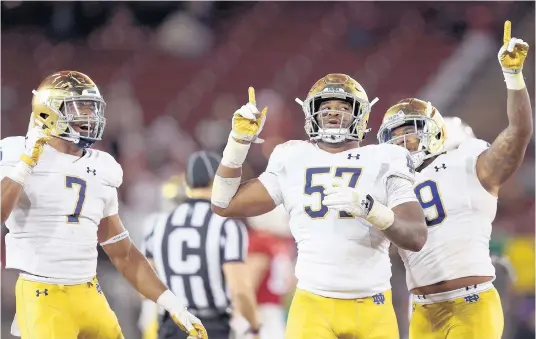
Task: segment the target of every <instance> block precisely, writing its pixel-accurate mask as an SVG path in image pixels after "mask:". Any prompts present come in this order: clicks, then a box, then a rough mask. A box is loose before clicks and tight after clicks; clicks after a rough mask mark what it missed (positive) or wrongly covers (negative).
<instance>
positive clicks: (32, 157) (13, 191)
mask: <svg viewBox="0 0 536 339" xmlns="http://www.w3.org/2000/svg"><path fill="white" fill-rule="evenodd" d="M50 138H51V137H50V133H49V131H45V130H43V129H42V128H41V127H34V128H32V129H31V130H30V131H28V134H27V135H26V140H25V142H24V143H25V145H24V148H25V149H24V152H23V153H22V154H21V156H20V161H19V162H18V163H16V164H15V166H13V167H12V168H8V166H5V168H4V164H3V163H2V164H1V165H2V172H4V171H6V172H7V173H6V174H5V178H3V179H2V183H1V189H2V195H1V197H2V203H1V208H2V210H1V221H2V224H4V223H5V222H6V220H7V218H9V215H10V214H11V211H13V208H15V205H16V204H17V202H18V201H19V198H20V195H21V192H22V188H23V187H24V184H25V182H26V178H28V176H29V175H30V174H31V173H32V172H33V169H34V167H35V166H36V165H37V162H38V161H39V157H40V156H41V153H43V148H44V146H45V144H46V143H47V142H48V141H49V140H50ZM8 147H9V146H8ZM2 148H3V145H2ZM2 151H6V152H9V150H2Z"/></svg>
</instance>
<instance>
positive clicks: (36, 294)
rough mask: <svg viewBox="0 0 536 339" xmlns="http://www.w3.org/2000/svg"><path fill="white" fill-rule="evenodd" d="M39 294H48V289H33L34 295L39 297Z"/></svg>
mask: <svg viewBox="0 0 536 339" xmlns="http://www.w3.org/2000/svg"><path fill="white" fill-rule="evenodd" d="M41 294H44V295H45V296H47V295H48V289H46V288H45V289H44V290H43V291H39V290H35V296H36V297H39V296H40V295H41Z"/></svg>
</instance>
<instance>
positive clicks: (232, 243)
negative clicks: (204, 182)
mask: <svg viewBox="0 0 536 339" xmlns="http://www.w3.org/2000/svg"><path fill="white" fill-rule="evenodd" d="M143 247H144V252H145V255H146V256H147V258H148V259H152V260H153V262H154V264H155V268H156V271H157V273H158V275H159V276H160V278H161V279H162V280H163V281H164V282H165V283H166V284H167V286H168V287H169V289H170V290H171V291H172V292H173V293H175V294H176V295H177V296H179V297H181V298H182V299H183V300H184V301H185V303H186V306H187V307H188V308H189V309H190V310H198V311H212V310H214V311H217V312H224V311H225V310H226V309H227V308H228V307H229V306H230V300H229V296H228V294H227V287H226V284H225V279H224V275H223V270H222V267H223V264H225V263H228V262H243V261H244V259H245V258H246V253H247V247H248V236H247V230H246V227H245V226H244V224H243V223H242V222H240V221H237V220H233V219H229V218H224V217H220V216H218V215H216V214H214V213H212V211H211V210H210V201H208V200H197V199H188V200H187V201H186V202H184V203H182V204H181V205H179V206H178V207H177V208H176V209H175V210H174V211H173V212H171V214H160V215H157V216H156V217H155V220H154V223H153V227H152V231H151V232H150V233H149V234H148V236H147V237H146V238H145V241H144V246H143Z"/></svg>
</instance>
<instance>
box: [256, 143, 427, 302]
mask: <svg viewBox="0 0 536 339" xmlns="http://www.w3.org/2000/svg"><path fill="white" fill-rule="evenodd" d="M397 177H398V178H399V180H406V181H408V185H406V186H407V189H406V190H405V192H402V191H401V190H396V189H394V188H392V189H390V188H389V187H390V184H389V182H390V180H391V178H393V179H395V178H397ZM388 178H390V179H389V180H388ZM400 178H403V179H400ZM259 180H260V181H261V182H262V183H263V185H264V186H265V187H266V189H267V190H268V192H269V194H270V195H271V196H272V198H273V199H274V202H275V203H276V205H279V204H281V203H283V204H284V206H285V209H286V210H287V211H288V212H289V215H290V229H291V232H292V235H293V236H294V238H295V240H296V243H297V247H298V260H297V263H296V277H297V278H298V288H300V289H303V290H306V291H309V292H311V293H315V294H318V295H321V296H325V297H331V298H342V299H353V298H362V297H367V296H371V295H374V294H377V293H380V292H385V291H386V290H389V288H390V278H391V261H390V259H389V254H388V249H389V244H390V242H389V240H387V239H386V238H385V237H384V235H383V234H382V232H380V231H378V230H377V229H376V228H374V227H373V226H372V225H371V224H369V223H368V222H367V221H365V220H364V219H360V218H354V217H352V216H349V215H347V214H346V213H344V212H337V211H335V210H329V209H328V208H327V207H326V206H324V205H322V199H323V197H324V193H323V191H324V189H325V188H327V187H330V186H332V184H333V183H335V182H337V184H340V181H341V180H342V182H343V185H348V186H350V187H358V188H360V189H362V190H364V191H366V192H369V193H370V194H371V195H373V196H374V197H375V198H376V199H377V200H378V201H379V202H381V203H382V204H385V205H387V206H388V207H390V208H392V207H394V206H396V205H399V204H401V203H404V202H408V201H417V199H416V197H415V193H414V192H413V190H412V183H413V182H414V170H413V163H412V162H411V158H410V156H409V153H408V152H407V151H406V150H405V149H404V148H402V147H399V146H395V145H387V144H384V145H369V146H364V147H360V148H355V149H352V150H348V151H344V152H340V153H337V154H331V153H328V152H326V151H323V150H322V149H320V148H319V147H318V146H317V145H316V144H314V143H310V142H308V141H289V142H286V143H284V144H282V145H279V146H277V147H276V148H275V149H274V151H273V153H272V155H271V157H270V161H269V163H268V167H267V169H266V171H265V172H264V173H263V174H262V175H261V176H260V177H259ZM391 186H393V185H391Z"/></svg>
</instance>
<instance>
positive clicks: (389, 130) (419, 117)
mask: <svg viewBox="0 0 536 339" xmlns="http://www.w3.org/2000/svg"><path fill="white" fill-rule="evenodd" d="M402 126H412V127H414V129H413V130H410V131H407V132H406V133H404V134H401V135H394V134H393V131H394V130H395V129H397V128H399V127H402ZM410 135H415V136H417V138H418V139H419V145H418V147H417V149H416V150H411V149H408V150H409V151H410V152H411V158H412V159H413V163H414V165H415V168H417V167H419V166H420V165H421V164H422V163H423V162H424V160H426V159H428V158H431V157H433V156H435V155H437V154H439V153H442V152H443V151H444V143H445V139H446V138H447V132H446V128H445V122H444V121H443V117H442V116H441V114H440V113H439V111H438V110H437V108H435V107H434V106H432V104H431V103H430V102H429V101H428V102H425V101H422V100H419V99H414V98H412V99H404V100H401V101H399V102H398V104H396V105H394V106H392V107H391V108H389V109H388V110H387V112H386V113H385V115H384V117H383V121H382V125H381V126H380V130H379V131H378V142H379V143H380V144H382V143H389V144H397V145H401V146H403V147H405V148H408V147H407V146H408V145H407V143H406V138H407V136H410Z"/></svg>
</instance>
